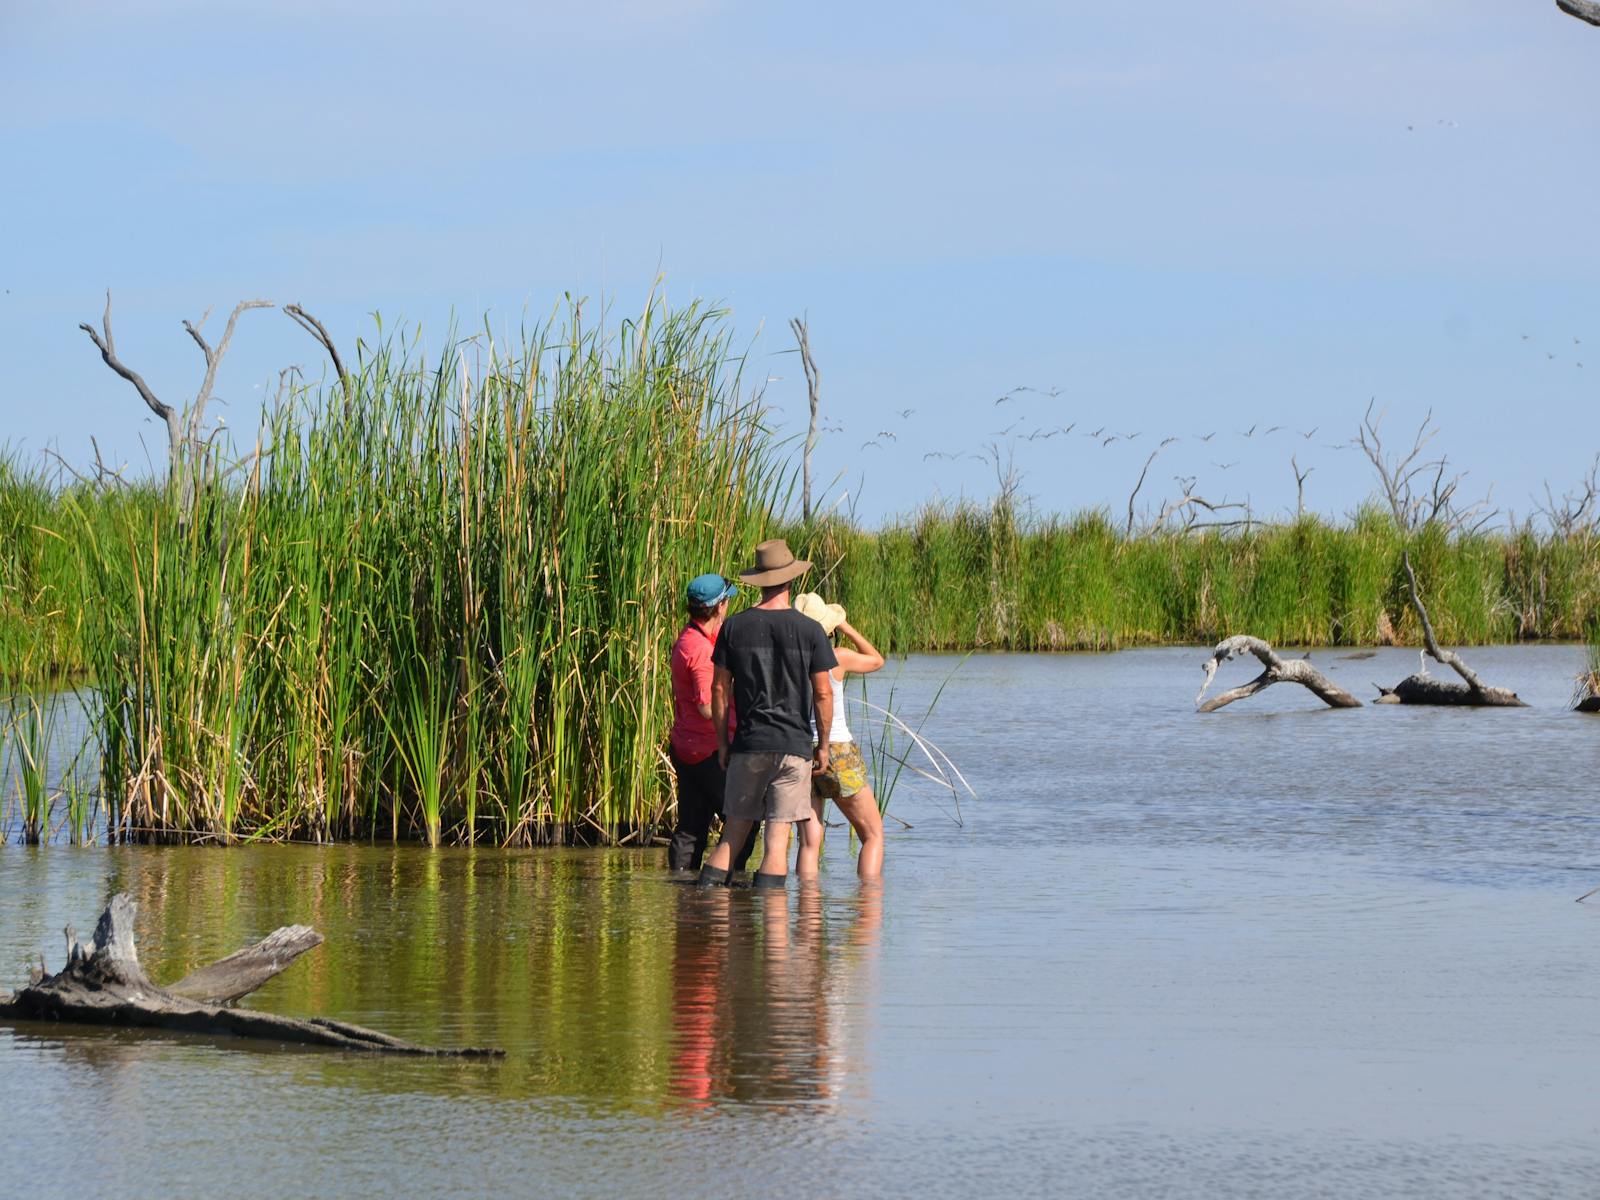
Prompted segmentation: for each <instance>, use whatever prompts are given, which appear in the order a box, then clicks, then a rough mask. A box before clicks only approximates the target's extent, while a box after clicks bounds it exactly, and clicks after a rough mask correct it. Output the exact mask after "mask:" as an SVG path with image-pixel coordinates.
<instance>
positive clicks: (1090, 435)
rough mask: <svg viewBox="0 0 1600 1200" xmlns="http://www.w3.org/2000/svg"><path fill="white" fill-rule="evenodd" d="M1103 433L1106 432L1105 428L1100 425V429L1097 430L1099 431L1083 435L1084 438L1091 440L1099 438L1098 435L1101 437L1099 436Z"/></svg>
mask: <svg viewBox="0 0 1600 1200" xmlns="http://www.w3.org/2000/svg"><path fill="white" fill-rule="evenodd" d="M1105 431H1106V427H1105V426H1104V425H1102V426H1100V428H1099V429H1096V430H1095V431H1094V432H1093V433H1090V434H1086V435H1085V436H1086V437H1092V438H1097V437H1099V436H1100V435H1101V434H1102V433H1104V432H1105Z"/></svg>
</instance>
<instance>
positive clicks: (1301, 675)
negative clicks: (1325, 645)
mask: <svg viewBox="0 0 1600 1200" xmlns="http://www.w3.org/2000/svg"><path fill="white" fill-rule="evenodd" d="M1242 654H1253V655H1255V656H1256V657H1257V658H1259V659H1260V660H1261V665H1262V666H1263V667H1265V668H1266V670H1264V671H1262V672H1261V674H1259V675H1257V676H1256V677H1255V678H1254V679H1252V680H1251V681H1250V682H1249V683H1246V684H1241V685H1240V686H1239V687H1236V688H1233V689H1232V690H1231V691H1226V692H1222V693H1221V694H1219V695H1216V696H1213V697H1211V699H1209V700H1206V699H1205V694H1206V689H1207V688H1209V687H1210V686H1211V681H1212V680H1213V679H1215V678H1216V675H1217V667H1218V666H1220V665H1221V664H1222V663H1225V662H1227V661H1228V660H1229V659H1233V658H1238V657H1239V656H1240V655H1242ZM1205 673H1206V681H1205V683H1204V684H1202V685H1201V687H1200V694H1199V695H1198V696H1196V697H1195V698H1194V703H1195V707H1196V708H1197V709H1198V710H1199V711H1200V712H1203V713H1207V712H1216V711H1217V709H1219V708H1222V707H1223V706H1224V705H1228V704H1232V703H1233V702H1234V701H1235V700H1243V699H1244V698H1245V697H1247V696H1254V695H1255V694H1256V693H1257V692H1261V691H1265V690H1266V689H1267V688H1269V687H1271V686H1272V685H1273V684H1275V683H1298V684H1301V685H1302V686H1304V687H1307V688H1310V689H1311V691H1312V693H1313V694H1315V695H1316V696H1317V698H1318V699H1320V700H1322V701H1323V702H1324V703H1326V704H1328V705H1330V706H1331V707H1333V708H1360V707H1361V701H1359V700H1357V699H1356V698H1355V697H1354V696H1352V695H1351V694H1350V693H1349V692H1347V691H1345V690H1344V689H1343V688H1341V687H1340V686H1339V685H1338V684H1336V683H1333V682H1332V681H1330V680H1329V679H1328V678H1327V676H1325V675H1323V673H1322V672H1321V671H1319V670H1317V669H1316V668H1315V667H1313V666H1312V665H1311V664H1310V662H1308V661H1307V660H1306V659H1303V658H1289V659H1284V658H1279V657H1278V655H1277V652H1276V651H1274V650H1273V648H1272V647H1271V646H1269V645H1267V643H1266V642H1264V641H1262V640H1261V639H1260V638H1256V637H1250V636H1249V635H1247V634H1242V633H1241V634H1237V635H1235V636H1234V637H1231V638H1228V639H1227V640H1226V641H1222V642H1218V643H1217V648H1216V649H1215V650H1213V651H1212V652H1211V657H1210V658H1208V659H1206V662H1205Z"/></svg>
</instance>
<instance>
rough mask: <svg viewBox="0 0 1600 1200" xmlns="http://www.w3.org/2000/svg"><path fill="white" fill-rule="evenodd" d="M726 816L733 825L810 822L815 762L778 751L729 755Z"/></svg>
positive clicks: (723, 806) (725, 800) (723, 813)
mask: <svg viewBox="0 0 1600 1200" xmlns="http://www.w3.org/2000/svg"><path fill="white" fill-rule="evenodd" d="M722 815H723V818H724V819H725V820H729V821H809V820H810V819H811V760H810V759H809V758H801V757H800V756H799V755H798V754H779V753H777V752H775V751H773V752H769V751H748V752H744V753H740V754H732V755H729V757H728V784H727V790H726V791H724V792H723V794H722Z"/></svg>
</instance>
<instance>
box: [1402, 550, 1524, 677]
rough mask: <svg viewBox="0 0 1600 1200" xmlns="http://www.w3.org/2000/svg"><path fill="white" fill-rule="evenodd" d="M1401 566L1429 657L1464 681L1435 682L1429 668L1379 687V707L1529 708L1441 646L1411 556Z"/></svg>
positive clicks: (1403, 557) (1404, 555)
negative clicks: (1487, 681) (1431, 705)
mask: <svg viewBox="0 0 1600 1200" xmlns="http://www.w3.org/2000/svg"><path fill="white" fill-rule="evenodd" d="M1400 562H1401V565H1402V566H1404V567H1405V569H1406V587H1407V588H1408V589H1409V590H1410V592H1411V607H1412V608H1414V609H1416V610H1417V619H1418V620H1419V621H1420V622H1421V623H1422V639H1423V642H1424V644H1425V645H1426V646H1427V648H1428V654H1429V655H1430V656H1431V657H1432V658H1433V659H1434V661H1435V662H1441V663H1443V664H1444V665H1445V666H1447V667H1449V668H1450V669H1451V670H1452V671H1454V672H1455V673H1456V674H1457V675H1459V676H1461V679H1462V682H1461V683H1457V682H1455V681H1454V680H1450V679H1435V678H1433V676H1431V675H1429V674H1428V670H1427V667H1426V665H1424V666H1423V668H1422V669H1421V670H1420V671H1418V672H1417V673H1416V674H1415V675H1408V676H1406V677H1405V678H1404V679H1402V680H1401V681H1400V682H1399V683H1397V684H1395V685H1394V686H1393V687H1392V688H1386V687H1383V686H1381V685H1379V686H1378V699H1377V701H1376V702H1377V703H1378V704H1447V705H1448V704H1454V705H1468V706H1471V707H1475V708H1526V707H1528V705H1527V701H1525V700H1523V699H1521V698H1520V697H1519V696H1518V695H1517V694H1516V693H1515V692H1513V691H1511V690H1509V689H1507V688H1499V687H1490V686H1489V685H1488V684H1486V683H1484V682H1483V680H1481V679H1479V678H1478V675H1477V672H1475V671H1474V670H1473V669H1472V668H1471V667H1469V666H1467V664H1466V663H1465V662H1464V661H1462V658H1461V656H1460V655H1459V654H1457V653H1456V652H1455V651H1454V650H1444V649H1441V648H1440V646H1439V639H1438V638H1436V637H1434V634H1433V622H1432V621H1430V620H1429V619H1428V610H1427V609H1426V608H1425V607H1423V603H1422V596H1421V594H1420V593H1419V591H1418V589H1417V575H1416V572H1415V571H1413V570H1412V569H1411V555H1410V554H1409V553H1406V554H1402V555H1401V556H1400Z"/></svg>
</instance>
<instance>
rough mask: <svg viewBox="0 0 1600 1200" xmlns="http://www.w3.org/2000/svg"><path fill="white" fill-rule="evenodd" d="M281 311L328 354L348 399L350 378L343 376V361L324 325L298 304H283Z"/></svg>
mask: <svg viewBox="0 0 1600 1200" xmlns="http://www.w3.org/2000/svg"><path fill="white" fill-rule="evenodd" d="M283 311H284V312H286V313H288V314H289V317H290V319H291V320H293V321H294V323H295V324H296V325H298V326H300V328H301V329H304V330H305V331H306V332H307V333H309V334H310V335H311V336H312V337H314V338H316V339H317V341H318V342H319V343H321V345H322V348H323V349H324V350H326V351H327V352H328V357H329V358H331V359H332V360H333V371H334V374H336V375H337V376H338V377H339V386H340V387H342V388H343V389H344V398H345V400H346V401H349V399H350V378H349V376H348V375H346V374H345V370H344V360H343V359H341V358H340V357H339V349H338V347H337V346H335V345H334V344H333V338H331V337H330V336H328V330H327V327H326V326H325V325H323V323H322V322H321V321H319V320H317V319H316V318H315V317H314V316H312V315H311V314H310V313H308V312H307V311H306V310H305V309H304V308H302V307H301V306H300V305H298V304H285V305H284V306H283Z"/></svg>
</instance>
